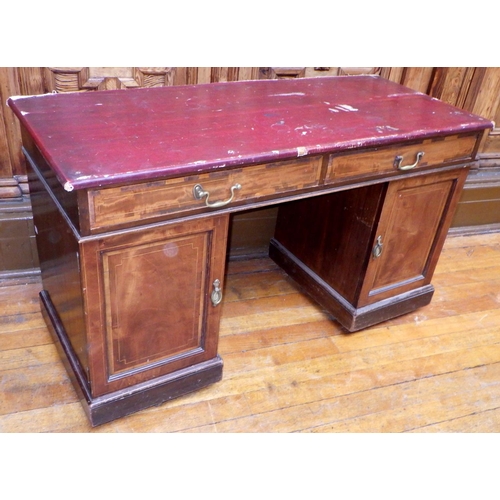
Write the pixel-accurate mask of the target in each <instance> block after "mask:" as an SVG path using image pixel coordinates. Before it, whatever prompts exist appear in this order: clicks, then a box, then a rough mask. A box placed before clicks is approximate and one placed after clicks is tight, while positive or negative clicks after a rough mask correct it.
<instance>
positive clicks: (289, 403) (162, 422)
mask: <svg viewBox="0 0 500 500" xmlns="http://www.w3.org/2000/svg"><path fill="white" fill-rule="evenodd" d="M433 283H434V285H435V288H436V292H435V294H434V299H433V302H432V303H431V304H430V305H429V306H427V307H424V308H422V309H420V310H418V311H417V312H415V313H412V314H408V315H406V316H403V317H400V318H397V319H394V320H391V321H388V322H386V323H384V324H381V325H379V326H376V327H372V328H370V329H367V330H365V331H362V332H357V333H354V334H346V333H344V332H343V331H342V329H341V328H340V327H339V326H338V325H337V324H336V323H335V322H334V321H331V319H330V318H329V316H328V315H327V314H325V313H324V312H323V311H322V310H321V308H319V307H318V306H316V305H315V304H314V303H312V302H311V301H310V300H309V299H308V298H307V297H305V296H303V295H302V294H300V293H299V291H298V289H297V288H296V286H295V285H294V284H293V282H291V280H290V279H289V278H288V277H287V275H286V274H285V273H283V272H282V271H281V270H280V269H279V268H277V266H276V265H275V264H274V263H272V262H271V261H270V260H268V259H255V260H252V261H247V262H232V263H230V264H229V268H228V277H227V280H226V285H225V296H224V303H223V311H222V316H223V317H222V323H221V339H220V354H221V356H222V358H223V359H224V363H225V364H224V378H223V380H222V381H221V382H219V383H217V384H215V385H213V386H211V387H209V388H206V389H203V390H201V391H200V392H197V393H195V394H192V395H189V396H185V397H182V398H179V399H177V400H175V401H171V402H169V403H166V404H164V405H162V406H159V407H154V408H150V409H147V410H143V411H141V412H139V413H136V414H134V415H132V416H129V417H126V418H122V419H120V420H118V421H115V422H111V423H109V424H105V425H102V426H100V427H97V428H94V429H92V428H91V427H90V425H89V424H88V422H87V419H86V416H85V414H84V411H83V409H82V407H81V406H80V403H79V402H78V400H77V397H76V393H75V392H74V390H73V388H72V386H71V384H70V381H69V379H68V376H67V375H66V373H65V371H64V368H63V365H62V363H61V362H60V361H59V358H58V355H57V352H56V349H55V347H54V345H53V343H52V341H51V339H50V337H49V334H48V332H47V330H46V329H45V327H44V324H43V320H42V316H41V313H40V308H39V303H38V296H37V294H38V292H39V290H40V283H35V284H29V285H11V286H4V287H1V288H0V432H4V433H12V432H21V433H22V432H80V433H86V432H92V433H109V432H203V433H214V432H219V433H234V432H250V433H256V432H260V433H270V432H286V433H291V432H305V433H313V432H323V433H332V432H344V433H355V432H356V433H358V432H363V433H367V432H371V433H374V432H391V433H401V432H421V433H422V432H425V433H431V432H461V433H464V432H467V433H469V432H471V433H472V432H483V433H484V432H485V433H493V432H499V431H500V233H495V234H490V235H480V236H467V237H459V236H456V237H449V238H448V239H447V241H446V245H445V249H444V251H443V254H442V256H441V259H440V262H439V265H438V268H437V270H436V273H435V277H434V280H433Z"/></svg>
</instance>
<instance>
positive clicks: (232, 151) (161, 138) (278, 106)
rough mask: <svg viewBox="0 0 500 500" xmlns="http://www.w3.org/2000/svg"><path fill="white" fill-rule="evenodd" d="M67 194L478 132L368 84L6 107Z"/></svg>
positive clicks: (280, 83) (204, 90)
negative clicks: (123, 183)
mask: <svg viewBox="0 0 500 500" xmlns="http://www.w3.org/2000/svg"><path fill="white" fill-rule="evenodd" d="M8 104H9V106H10V107H11V108H12V110H13V111H14V113H15V114H16V115H17V116H18V118H19V119H20V121H21V123H22V124H23V125H24V126H25V127H26V128H27V129H28V131H29V132H31V134H32V136H33V138H34V140H35V143H36V145H37V146H38V148H39V149H40V151H41V152H42V154H43V155H44V156H45V158H46V160H47V161H48V162H49V164H50V165H51V167H52V169H53V170H54V172H55V174H56V176H57V178H58V179H59V181H60V182H61V184H62V185H63V186H64V187H65V189H66V190H68V191H71V190H73V189H80V188H89V187H98V186H105V185H110V184H113V183H116V182H128V181H141V180H148V179H155V178H159V177H172V176H179V175H191V174H195V173H197V172H200V171H205V172H207V171H211V170H214V169H221V168H230V167H233V166H237V165H243V164H252V163H259V162H267V161H273V160H279V159H290V158H294V157H297V156H303V155H306V154H319V153H325V152H335V151H339V150H343V149H350V148H359V147H364V146H377V145H384V144H389V143H394V142H398V141H401V140H411V139H412V138H425V137H430V136H439V135H441V134H442V135H444V134H450V133H454V132H467V131H475V130H480V129H484V128H485V123H486V124H487V123H488V120H485V119H483V118H480V117H478V116H475V115H471V114H469V113H467V112H465V111H462V110H460V109H458V108H455V107H452V106H449V105H447V104H444V103H443V102H441V101H438V100H436V99H433V98H430V97H429V96H427V95H425V94H421V93H419V92H415V91H413V90H410V89H408V88H406V87H403V86H401V85H398V84H396V83H393V82H390V81H388V80H384V79H382V78H379V77H374V76H359V77H322V78H303V79H294V80H256V81H247V82H233V83H218V84H206V85H192V86H175V87H157V88H141V89H128V90H114V91H100V92H84V93H68V94H46V95H43V96H31V97H24V96H23V97H12V98H10V99H9V100H8Z"/></svg>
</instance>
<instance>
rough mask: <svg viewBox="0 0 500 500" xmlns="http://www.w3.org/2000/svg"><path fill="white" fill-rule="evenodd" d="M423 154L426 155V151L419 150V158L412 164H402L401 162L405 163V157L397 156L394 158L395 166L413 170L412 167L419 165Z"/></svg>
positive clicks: (399, 168)
mask: <svg viewBox="0 0 500 500" xmlns="http://www.w3.org/2000/svg"><path fill="white" fill-rule="evenodd" d="M422 156H424V152H423V151H419V152H418V153H417V158H416V160H415V163H412V164H411V165H401V163H403V157H402V156H396V158H394V166H395V167H396V168H397V169H398V170H411V169H412V168H415V167H416V166H417V165H418V162H419V161H420V160H421V159H422Z"/></svg>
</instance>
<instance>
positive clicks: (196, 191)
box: [193, 184, 241, 208]
mask: <svg viewBox="0 0 500 500" xmlns="http://www.w3.org/2000/svg"><path fill="white" fill-rule="evenodd" d="M237 189H241V184H235V185H234V186H231V197H230V198H229V199H227V200H224V201H214V202H213V203H210V202H209V201H208V199H209V198H210V193H209V192H208V191H204V190H203V187H202V186H201V184H196V186H195V187H194V188H193V196H194V198H195V200H202V199H203V198H205V197H206V199H205V205H206V206H207V207H209V208H219V207H223V206H224V205H228V204H229V203H231V202H232V201H233V198H234V192H235V191H236V190H237Z"/></svg>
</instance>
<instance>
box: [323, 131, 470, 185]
mask: <svg viewBox="0 0 500 500" xmlns="http://www.w3.org/2000/svg"><path fill="white" fill-rule="evenodd" d="M477 139H478V136H477V135H476V134H474V135H466V136H450V137H445V138H442V137H440V138H434V139H426V140H423V141H421V142H419V143H416V144H396V145H393V146H388V147H384V148H378V149H373V150H368V151H365V152H363V153H352V154H339V155H331V156H330V158H329V162H328V169H327V173H326V178H325V183H326V184H333V183H336V182H342V181H345V180H346V179H348V178H356V177H369V178H371V177H373V176H376V175H380V174H381V175H387V174H390V173H402V172H404V171H409V172H411V171H415V170H418V169H421V168H425V167H438V166H439V165H442V164H451V163H457V162H467V161H470V160H472V159H473V156H474V152H475V146H476V142H477ZM421 153H423V155H421ZM417 160H418V161H417ZM398 165H399V167H400V168H398ZM401 167H402V168H401Z"/></svg>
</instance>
